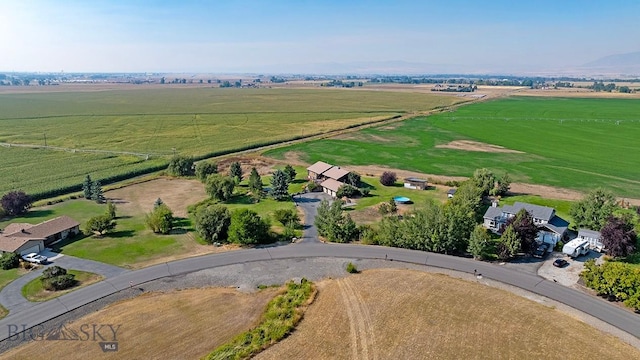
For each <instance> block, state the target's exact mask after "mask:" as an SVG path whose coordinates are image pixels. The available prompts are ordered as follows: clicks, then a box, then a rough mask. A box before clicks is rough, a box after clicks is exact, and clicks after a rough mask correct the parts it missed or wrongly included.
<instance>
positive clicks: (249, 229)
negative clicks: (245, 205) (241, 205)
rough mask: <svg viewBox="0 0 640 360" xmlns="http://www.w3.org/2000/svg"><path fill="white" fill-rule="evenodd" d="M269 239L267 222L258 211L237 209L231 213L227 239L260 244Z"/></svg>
mask: <svg viewBox="0 0 640 360" xmlns="http://www.w3.org/2000/svg"><path fill="white" fill-rule="evenodd" d="M269 240H270V237H269V224H268V223H267V222H266V221H264V220H263V219H262V218H260V216H259V215H258V213H256V212H255V211H252V210H249V209H238V210H236V211H234V212H233V213H232V214H231V225H230V226H229V241H231V242H232V243H236V244H242V245H250V244H262V243H266V242H268V241H269Z"/></svg>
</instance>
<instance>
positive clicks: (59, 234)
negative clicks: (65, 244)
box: [0, 216, 80, 255]
mask: <svg viewBox="0 0 640 360" xmlns="http://www.w3.org/2000/svg"><path fill="white" fill-rule="evenodd" d="M79 233H80V223H79V222H77V221H75V220H73V219H72V218H70V217H68V216H60V217H57V218H55V219H51V220H47V221H44V222H41V223H39V224H36V225H33V224H27V223H13V224H9V225H7V227H5V228H4V230H3V231H2V232H0V252H15V253H17V254H20V255H23V254H29V253H32V252H35V253H38V252H40V251H42V250H44V248H45V247H46V246H48V245H51V244H52V243H54V242H57V241H59V240H63V239H66V238H68V237H69V236H74V235H77V234H79Z"/></svg>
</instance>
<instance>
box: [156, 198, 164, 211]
mask: <svg viewBox="0 0 640 360" xmlns="http://www.w3.org/2000/svg"><path fill="white" fill-rule="evenodd" d="M162 204H164V201H162V199H160V198H157V199H156V202H154V203H153V208H154V209H155V208H157V207H158V206H160V205H162Z"/></svg>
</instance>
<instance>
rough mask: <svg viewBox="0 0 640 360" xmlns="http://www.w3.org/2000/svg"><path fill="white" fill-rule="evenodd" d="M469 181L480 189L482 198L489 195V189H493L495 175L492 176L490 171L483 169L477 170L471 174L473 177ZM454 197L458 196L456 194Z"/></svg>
mask: <svg viewBox="0 0 640 360" xmlns="http://www.w3.org/2000/svg"><path fill="white" fill-rule="evenodd" d="M471 179H472V181H473V182H474V183H475V185H476V187H477V188H478V189H480V192H481V194H482V196H487V195H489V193H490V192H491V189H493V187H494V186H495V183H496V177H495V175H493V173H492V172H491V170H489V169H485V168H482V169H477V170H476V171H475V172H474V173H473V177H472V178H471ZM456 196H458V193H457V192H456Z"/></svg>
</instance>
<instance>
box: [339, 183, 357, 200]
mask: <svg viewBox="0 0 640 360" xmlns="http://www.w3.org/2000/svg"><path fill="white" fill-rule="evenodd" d="M358 195H360V190H358V188H357V187H355V186H352V185H349V184H344V185H342V186H340V188H339V189H338V191H337V192H336V196H337V197H339V198H342V197H348V198H350V197H354V196H358Z"/></svg>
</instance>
